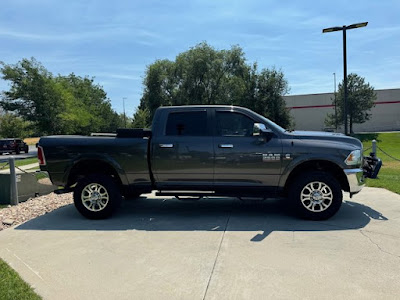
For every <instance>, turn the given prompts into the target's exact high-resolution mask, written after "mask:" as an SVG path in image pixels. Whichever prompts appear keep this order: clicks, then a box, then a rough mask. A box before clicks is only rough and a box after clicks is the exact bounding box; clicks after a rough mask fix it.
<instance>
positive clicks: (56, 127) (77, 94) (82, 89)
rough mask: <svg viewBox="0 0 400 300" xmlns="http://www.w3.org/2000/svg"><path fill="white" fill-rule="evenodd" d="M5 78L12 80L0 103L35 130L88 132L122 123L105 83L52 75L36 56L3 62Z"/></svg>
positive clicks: (61, 132)
mask: <svg viewBox="0 0 400 300" xmlns="http://www.w3.org/2000/svg"><path fill="white" fill-rule="evenodd" d="M0 72H1V73H2V78H3V79H4V80H7V81H9V82H10V83H11V87H10V89H9V90H8V91H4V92H3V93H2V95H1V96H2V97H1V101H0V105H1V107H3V108H4V109H5V110H6V111H12V112H14V113H15V114H16V115H18V116H20V117H22V118H23V119H24V120H27V121H29V122H31V124H32V125H33V126H34V128H35V134H38V135H46V134H88V133H90V132H99V131H103V132H104V131H115V129H116V128H118V127H120V126H121V122H120V117H119V115H118V114H117V113H116V112H115V111H114V110H113V109H112V107H111V103H110V100H109V99H108V98H107V94H106V92H105V91H104V89H103V87H102V86H100V85H98V84H96V83H95V82H94V79H93V78H89V77H87V76H86V77H80V76H76V75H75V74H74V73H72V74H70V75H67V76H62V75H58V76H56V77H55V76H53V75H52V74H51V73H50V72H49V71H47V70H46V69H45V68H44V66H43V65H42V64H40V63H39V62H37V61H36V60H35V59H34V58H31V59H30V60H29V59H23V60H22V61H20V62H18V63H17V64H15V65H6V64H4V63H1V68H0Z"/></svg>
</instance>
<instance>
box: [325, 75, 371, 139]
mask: <svg viewBox="0 0 400 300" xmlns="http://www.w3.org/2000/svg"><path fill="white" fill-rule="evenodd" d="M375 100H376V93H375V90H374V88H373V87H372V86H371V85H370V84H369V83H366V82H365V78H363V77H360V76H359V75H357V74H354V73H352V74H349V75H348V76H347V110H348V115H347V118H348V124H349V126H350V133H353V124H356V123H357V124H361V123H364V122H366V121H368V120H369V118H370V117H371V114H370V111H371V109H372V108H373V107H374V106H375V103H374V102H375ZM333 104H334V105H336V107H337V113H336V116H335V114H334V113H333V114H328V115H327V118H326V119H325V124H326V125H327V126H335V124H338V125H343V124H344V84H343V82H342V83H339V91H338V94H337V96H336V103H335V100H333Z"/></svg>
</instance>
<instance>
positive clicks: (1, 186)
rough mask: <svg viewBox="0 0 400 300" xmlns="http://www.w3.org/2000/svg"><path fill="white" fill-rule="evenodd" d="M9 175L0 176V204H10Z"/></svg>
mask: <svg viewBox="0 0 400 300" xmlns="http://www.w3.org/2000/svg"><path fill="white" fill-rule="evenodd" d="M10 199H11V193H10V174H0V204H10Z"/></svg>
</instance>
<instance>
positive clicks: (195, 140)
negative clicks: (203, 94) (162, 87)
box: [151, 108, 214, 189]
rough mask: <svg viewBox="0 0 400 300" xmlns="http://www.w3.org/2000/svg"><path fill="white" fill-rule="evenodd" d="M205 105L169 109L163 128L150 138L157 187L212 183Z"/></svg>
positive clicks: (209, 142)
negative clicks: (189, 108)
mask: <svg viewBox="0 0 400 300" xmlns="http://www.w3.org/2000/svg"><path fill="white" fill-rule="evenodd" d="M209 119H210V113H209V110H207V109H206V108H193V109H191V110H187V109H185V110H179V109H177V110H168V111H167V113H166V116H164V117H163V120H161V122H164V123H163V124H165V125H164V127H163V132H158V134H157V135H155V136H154V137H153V139H152V160H151V162H152V170H153V174H154V177H155V180H156V183H157V188H159V189H162V188H173V187H177V188H178V187H182V188H185V187H196V186H197V187H201V188H204V189H207V188H211V187H212V185H213V170H214V153H213V137H212V134H211V132H210V130H211V128H210V122H209Z"/></svg>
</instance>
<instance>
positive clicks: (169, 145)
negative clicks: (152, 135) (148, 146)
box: [158, 144, 174, 148]
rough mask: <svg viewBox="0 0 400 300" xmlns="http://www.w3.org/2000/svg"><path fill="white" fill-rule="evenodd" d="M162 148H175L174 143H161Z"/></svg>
mask: <svg viewBox="0 0 400 300" xmlns="http://www.w3.org/2000/svg"><path fill="white" fill-rule="evenodd" d="M158 146H159V147H160V148H174V144H159V145H158Z"/></svg>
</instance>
